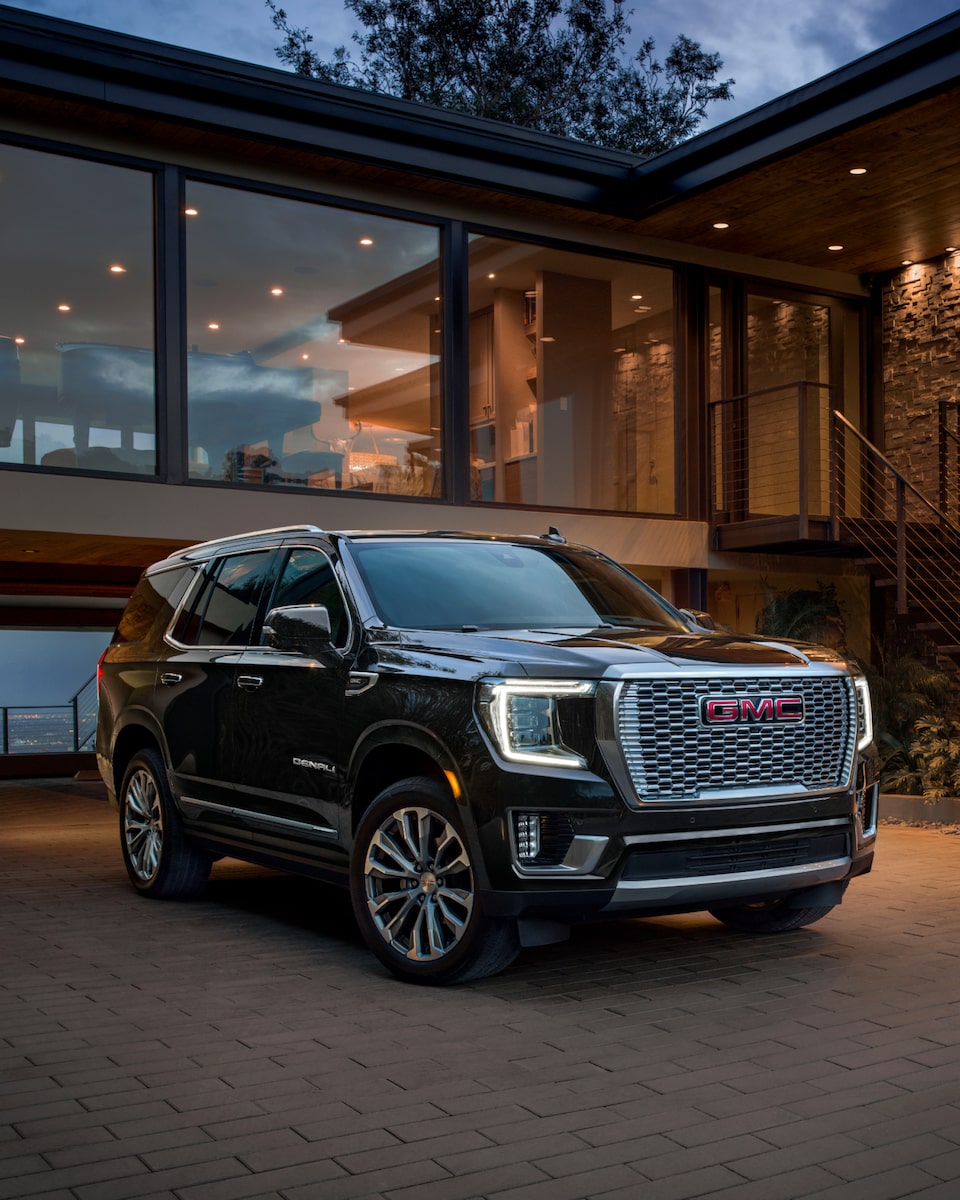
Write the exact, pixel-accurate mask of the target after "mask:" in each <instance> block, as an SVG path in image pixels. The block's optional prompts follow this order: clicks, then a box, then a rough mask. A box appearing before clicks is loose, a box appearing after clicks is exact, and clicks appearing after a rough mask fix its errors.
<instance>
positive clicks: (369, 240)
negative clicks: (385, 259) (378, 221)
mask: <svg viewBox="0 0 960 1200" xmlns="http://www.w3.org/2000/svg"><path fill="white" fill-rule="evenodd" d="M360 245H361V246H372V245H373V238H371V237H365V238H361V239H360Z"/></svg>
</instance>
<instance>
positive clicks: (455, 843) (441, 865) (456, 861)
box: [434, 825, 470, 875]
mask: <svg viewBox="0 0 960 1200" xmlns="http://www.w3.org/2000/svg"><path fill="white" fill-rule="evenodd" d="M444 835H445V836H444V838H443V840H442V842H441V843H440V845H439V846H438V847H437V852H436V855H435V856H434V861H435V863H436V866H435V867H434V870H435V871H436V872H437V874H438V875H449V874H451V872H453V871H464V870H466V871H469V870H470V860H469V859H468V858H467V852H466V850H465V849H464V846H463V842H462V841H461V840H460V838H459V837H458V835H457V832H456V830H455V829H452V828H451V827H450V826H449V825H448V826H447V827H446V829H445V830H444Z"/></svg>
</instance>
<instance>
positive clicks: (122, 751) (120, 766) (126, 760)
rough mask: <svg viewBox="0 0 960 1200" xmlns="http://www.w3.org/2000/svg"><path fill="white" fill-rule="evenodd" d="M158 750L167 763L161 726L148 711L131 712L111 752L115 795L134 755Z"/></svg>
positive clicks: (111, 772)
mask: <svg viewBox="0 0 960 1200" xmlns="http://www.w3.org/2000/svg"><path fill="white" fill-rule="evenodd" d="M147 749H150V750H156V751H157V752H158V753H159V755H160V757H161V758H162V759H163V762H164V765H166V764H167V762H168V759H167V753H166V746H165V743H164V739H163V734H162V733H161V732H160V729H159V726H157V725H156V723H155V722H154V721H153V719H152V717H151V716H150V714H149V713H147V712H136V713H133V714H131V716H130V719H128V720H127V721H126V722H125V723H124V724H123V726H122V728H121V729H120V730H119V731H118V732H117V735H116V737H115V738H114V742H113V748H112V751H111V754H110V778H111V782H112V784H113V787H112V791H113V794H114V795H115V796H118V795H119V794H120V787H121V784H122V783H123V776H124V774H125V772H126V770H127V767H128V766H129V764H130V760H131V759H132V758H133V756H134V755H135V754H137V753H139V751H141V750H147Z"/></svg>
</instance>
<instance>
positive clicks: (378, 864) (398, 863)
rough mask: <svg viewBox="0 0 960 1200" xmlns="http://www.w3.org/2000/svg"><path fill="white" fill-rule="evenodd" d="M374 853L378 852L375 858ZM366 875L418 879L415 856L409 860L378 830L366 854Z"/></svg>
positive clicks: (399, 848) (388, 835)
mask: <svg viewBox="0 0 960 1200" xmlns="http://www.w3.org/2000/svg"><path fill="white" fill-rule="evenodd" d="M375 852H379V853H377V854H376V856H375ZM367 873H368V874H371V873H372V874H375V875H378V876H380V877H381V878H383V879H419V877H420V873H419V871H417V868H416V856H415V855H414V857H413V858H411V857H410V856H409V855H408V854H405V853H404V851H403V849H402V848H401V847H400V846H399V845H397V843H396V842H395V841H394V839H393V838H392V837H391V836H390V834H389V833H387V832H386V830H384V829H382V828H381V829H378V830H377V832H376V834H375V835H374V838H373V841H372V842H371V843H370V849H369V850H368V852H367Z"/></svg>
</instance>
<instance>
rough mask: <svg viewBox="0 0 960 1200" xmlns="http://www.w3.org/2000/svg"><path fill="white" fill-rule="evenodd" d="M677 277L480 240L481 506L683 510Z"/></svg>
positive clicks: (477, 388) (476, 344) (474, 458)
mask: <svg viewBox="0 0 960 1200" xmlns="http://www.w3.org/2000/svg"><path fill="white" fill-rule="evenodd" d="M674 327H675V320H674V287H673V272H672V271H670V270H668V269H665V268H662V267H652V266H644V265H642V264H639V263H633V262H621V261H618V260H615V259H610V258H600V257H596V256H593V255H588V254H575V253H572V252H570V251H564V250H554V249H550V248H547V247H544V246H536V245H529V244H526V243H519V242H512V241H507V240H504V239H499V238H492V237H485V236H475V237H473V238H472V240H471V243H470V479H471V489H470V490H471V496H472V499H473V500H474V501H479V502H497V503H503V504H535V505H544V506H549V507H554V506H556V507H562V508H584V509H598V510H607V511H612V512H645V513H674V512H676V483H675V465H674V464H675V451H676V434H675V411H676V398H675V392H676V382H675V367H674V344H675V332H674Z"/></svg>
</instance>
